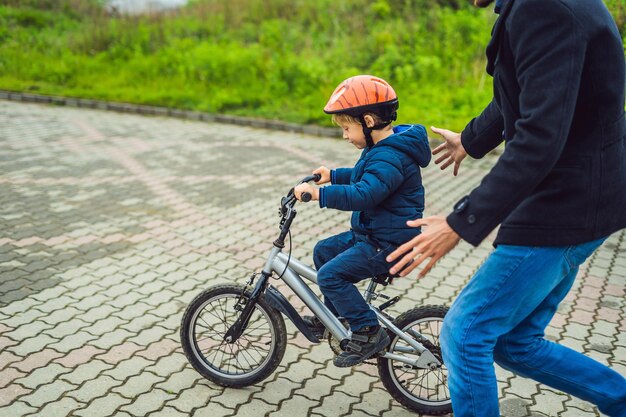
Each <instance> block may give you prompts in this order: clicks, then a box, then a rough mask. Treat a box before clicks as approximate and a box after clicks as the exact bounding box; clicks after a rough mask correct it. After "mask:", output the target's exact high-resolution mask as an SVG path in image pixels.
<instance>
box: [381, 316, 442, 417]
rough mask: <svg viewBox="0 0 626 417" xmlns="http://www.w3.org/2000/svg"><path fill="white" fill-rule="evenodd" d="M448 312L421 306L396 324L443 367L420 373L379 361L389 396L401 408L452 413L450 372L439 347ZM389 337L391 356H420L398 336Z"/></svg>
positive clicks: (383, 360) (416, 369) (421, 412)
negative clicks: (392, 354)
mask: <svg viewBox="0 0 626 417" xmlns="http://www.w3.org/2000/svg"><path fill="white" fill-rule="evenodd" d="M447 311H448V308H447V307H445V306H434V305H428V306H422V307H418V308H414V309H412V310H409V311H407V312H405V313H403V314H401V315H400V316H399V317H398V318H397V319H396V320H394V322H393V323H394V324H395V325H396V327H398V328H399V329H400V330H402V331H403V332H404V333H407V334H409V335H411V336H413V337H414V338H415V339H416V340H417V341H418V342H420V343H421V344H422V345H424V347H426V348H427V349H428V350H429V351H430V352H431V353H432V354H433V355H434V356H435V357H436V358H437V359H438V360H439V361H440V362H441V366H439V367H437V368H435V369H420V368H417V367H413V366H411V365H408V364H406V363H403V362H399V361H394V360H392V359H386V358H378V373H379V375H380V379H381V381H382V382H383V385H384V386H385V388H386V389H387V391H388V392H389V394H391V396H392V397H393V398H394V399H396V401H398V402H399V403H400V404H402V405H404V406H405V407H407V408H408V409H410V410H412V411H416V412H418V413H420V414H428V415H442V414H448V413H451V412H452V401H451V400H450V391H449V390H448V370H447V369H446V367H445V365H444V364H443V359H442V357H441V346H440V344H439V335H440V333H441V325H442V324H443V318H444V316H445V315H446V313H447ZM418 333H419V334H418ZM420 334H421V336H419V335H420ZM389 337H390V338H391V343H390V344H389V348H388V351H389V352H391V353H397V354H401V355H403V356H409V357H411V356H416V355H417V352H413V353H411V351H412V350H413V349H412V348H411V347H410V346H409V344H408V343H406V342H405V341H404V340H402V339H400V337H398V336H397V335H396V334H394V333H392V332H389Z"/></svg>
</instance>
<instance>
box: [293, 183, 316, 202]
mask: <svg viewBox="0 0 626 417" xmlns="http://www.w3.org/2000/svg"><path fill="white" fill-rule="evenodd" d="M305 192H306V193H310V194H311V200H319V198H320V192H319V190H318V189H317V188H315V187H313V186H312V185H310V184H306V183H305V184H300V185H297V186H296V188H294V189H293V194H294V195H295V196H296V198H297V199H298V200H299V201H302V193H305Z"/></svg>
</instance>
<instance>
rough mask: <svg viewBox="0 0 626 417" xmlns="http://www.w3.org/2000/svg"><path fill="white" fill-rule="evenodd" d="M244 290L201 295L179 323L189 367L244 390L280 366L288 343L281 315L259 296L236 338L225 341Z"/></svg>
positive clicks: (225, 287)
mask: <svg viewBox="0 0 626 417" xmlns="http://www.w3.org/2000/svg"><path fill="white" fill-rule="evenodd" d="M243 289H244V287H243V286H240V285H219V286H216V287H213V288H209V289H208V290H205V291H203V292H202V293H200V294H199V295H198V296H196V298H194V299H193V301H192V302H191V303H190V304H189V306H188V307H187V309H186V310H185V314H184V315H183V319H182V322H181V328H180V340H181V344H182V346H183V351H184V352H185V356H186V357H187V359H188V360H189V363H191V365H192V366H193V367H194V369H195V370H196V371H198V372H199V373H200V374H201V375H202V376H204V377H205V378H207V379H209V380H211V381H213V382H215V383H216V384H219V385H222V386H226V387H244V386H248V385H253V384H255V383H257V382H260V381H262V380H264V379H265V378H267V377H268V376H269V375H270V374H271V373H272V372H274V370H275V369H276V367H277V366H278V365H279V364H280V361H281V360H282V358H283V355H284V353H285V346H286V344H287V331H286V329H285V322H284V320H283V318H282V316H281V315H280V313H279V312H277V311H276V310H274V309H273V308H271V307H269V306H268V305H267V304H266V303H265V301H264V299H263V297H260V298H259V300H258V301H257V303H256V305H255V307H254V310H253V311H252V315H251V317H250V320H249V322H248V326H247V327H246V329H245V331H244V332H243V333H242V335H241V336H240V337H239V339H238V340H237V341H235V342H234V343H228V342H226V341H225V340H224V335H225V334H226V332H227V331H228V329H229V328H230V327H231V326H232V325H233V323H235V321H236V320H237V318H238V317H239V314H240V312H239V311H237V310H235V305H236V303H237V300H238V299H239V297H240V296H241V294H242V292H243ZM247 295H249V294H246V296H247ZM244 299H245V297H244Z"/></svg>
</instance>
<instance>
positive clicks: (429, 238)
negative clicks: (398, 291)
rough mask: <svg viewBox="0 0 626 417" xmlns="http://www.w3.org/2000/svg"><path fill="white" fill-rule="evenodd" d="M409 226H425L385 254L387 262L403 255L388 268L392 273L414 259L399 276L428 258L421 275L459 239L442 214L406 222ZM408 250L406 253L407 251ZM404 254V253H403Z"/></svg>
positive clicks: (406, 273)
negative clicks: (402, 243)
mask: <svg viewBox="0 0 626 417" xmlns="http://www.w3.org/2000/svg"><path fill="white" fill-rule="evenodd" d="M406 224H408V225H409V226H411V227H420V226H427V227H426V228H425V229H423V230H422V233H421V234H419V235H417V236H416V237H414V238H413V239H411V240H409V241H408V242H406V243H405V244H404V245H401V246H400V247H398V249H396V250H395V251H393V252H391V253H390V254H389V256H387V262H393V261H394V260H395V259H397V258H399V257H400V256H402V255H404V256H403V257H402V259H400V261H398V263H397V264H395V265H394V266H393V268H391V269H390V270H389V272H391V273H392V274H395V273H396V272H398V271H400V270H402V268H403V267H404V266H405V265H407V264H408V263H409V262H410V261H411V260H413V259H415V261H414V262H413V263H412V264H411V265H409V266H407V267H406V269H404V270H403V271H402V272H401V273H400V276H403V277H404V276H406V275H408V274H409V273H410V272H411V271H413V270H414V269H415V268H417V267H418V266H419V265H420V264H421V263H422V262H424V261H425V260H426V259H428V258H430V262H428V264H427V265H426V266H425V267H424V268H422V270H421V271H420V273H419V276H420V277H423V276H424V275H426V274H427V273H428V271H430V270H431V269H432V267H433V266H434V265H435V263H436V262H437V261H438V260H439V258H441V257H442V256H443V255H445V254H446V253H448V252H450V251H451V250H452V248H454V247H455V246H456V245H457V244H458V243H459V240H461V238H460V236H459V235H458V234H456V232H455V231H454V230H452V228H451V227H450V226H448V222H447V221H446V218H445V217H443V216H431V217H426V218H424V219H417V220H412V221H408V222H406ZM407 252H408V253H407ZM405 254H406V255H405Z"/></svg>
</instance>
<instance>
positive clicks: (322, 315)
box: [263, 247, 441, 369]
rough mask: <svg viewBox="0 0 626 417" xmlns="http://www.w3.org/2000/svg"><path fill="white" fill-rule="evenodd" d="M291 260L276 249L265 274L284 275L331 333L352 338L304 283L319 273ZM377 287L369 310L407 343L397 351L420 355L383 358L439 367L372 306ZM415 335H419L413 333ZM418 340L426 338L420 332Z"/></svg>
mask: <svg viewBox="0 0 626 417" xmlns="http://www.w3.org/2000/svg"><path fill="white" fill-rule="evenodd" d="M287 260H288V257H287V255H285V254H284V253H282V252H281V249H280V248H277V247H273V248H272V250H271V251H270V255H269V257H268V259H267V262H266V263H265V266H264V268H263V272H264V273H266V274H270V273H272V272H275V273H276V274H277V276H281V274H282V278H281V279H282V280H283V281H284V282H285V283H286V284H287V286H289V288H291V290H292V291H293V292H294V293H295V294H296V295H297V296H298V297H299V298H300V299H301V300H302V301H303V302H304V304H305V305H306V306H307V307H308V308H309V309H310V310H311V311H312V312H313V313H314V314H315V315H316V316H317V317H318V318H319V319H320V321H321V322H322V323H323V324H324V326H326V328H327V329H328V331H329V332H330V333H331V334H332V335H333V336H334V337H335V338H336V339H337V340H339V341H343V340H346V339H350V333H349V332H348V330H347V329H346V328H345V327H343V325H342V324H341V322H340V321H339V319H337V317H335V315H334V314H333V313H331V312H330V310H329V309H328V307H326V306H325V305H324V303H323V302H322V301H321V300H320V299H319V298H318V297H317V295H316V294H315V293H314V292H313V291H312V290H311V289H310V288H309V287H308V286H307V284H306V283H305V282H304V281H303V280H302V278H305V279H307V280H309V281H311V282H313V283H315V284H317V272H316V271H315V270H314V269H313V268H311V267H309V266H308V265H305V264H304V263H302V262H300V261H299V260H297V259H295V258H293V257H291V258H290V259H289V264H288V265H287ZM375 288H376V283H375V282H373V281H372V282H371V283H370V285H369V287H368V289H367V291H366V296H365V299H366V301H367V302H368V304H369V305H370V308H371V309H372V310H373V311H374V313H376V317H378V320H379V321H380V322H381V323H382V325H383V326H384V327H386V328H387V329H389V330H391V331H392V332H393V333H394V334H396V335H397V336H398V337H400V338H401V339H402V340H404V341H405V342H406V343H407V344H408V345H409V346H410V348H408V349H407V348H405V349H397V350H398V351H406V353H418V354H419V355H420V356H419V358H418V359H417V360H413V359H410V358H408V357H406V356H402V355H397V354H394V353H390V352H385V353H384V355H382V357H383V358H388V359H392V360H395V361H399V362H403V363H406V364H408V365H412V366H416V367H418V368H423V369H427V368H429V367H433V366H439V365H441V363H440V362H439V360H437V358H436V357H435V356H434V355H433V354H432V353H431V352H430V351H429V350H428V349H426V348H425V347H424V346H423V345H422V344H421V343H419V342H418V341H416V340H415V339H413V338H411V337H409V336H408V335H407V334H405V333H404V332H403V331H402V330H400V329H399V328H398V327H396V326H395V325H394V324H393V323H392V322H391V320H389V319H388V318H387V317H386V316H385V315H383V314H382V313H381V312H380V311H379V310H378V309H377V308H376V307H374V306H373V305H371V304H370V301H371V299H372V295H373V294H374V290H375ZM412 332H413V333H418V332H416V331H412ZM418 336H419V337H423V336H422V335H421V334H419V333H418Z"/></svg>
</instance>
